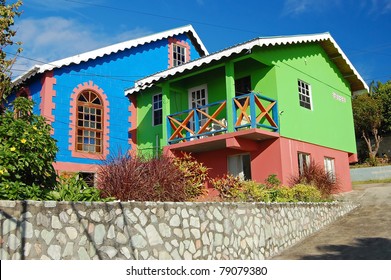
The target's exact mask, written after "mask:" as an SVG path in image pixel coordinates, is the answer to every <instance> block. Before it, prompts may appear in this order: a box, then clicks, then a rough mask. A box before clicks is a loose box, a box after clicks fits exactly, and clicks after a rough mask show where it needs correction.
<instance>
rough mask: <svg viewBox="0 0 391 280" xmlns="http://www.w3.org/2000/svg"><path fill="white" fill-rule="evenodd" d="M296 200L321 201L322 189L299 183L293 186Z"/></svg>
mask: <svg viewBox="0 0 391 280" xmlns="http://www.w3.org/2000/svg"><path fill="white" fill-rule="evenodd" d="M292 189H293V191H294V197H295V200H296V201H303V202H319V201H322V193H321V191H320V190H319V189H318V188H317V187H314V186H310V185H303V184H298V185H295V186H293V187H292Z"/></svg>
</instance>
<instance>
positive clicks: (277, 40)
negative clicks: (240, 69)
mask: <svg viewBox="0 0 391 280" xmlns="http://www.w3.org/2000/svg"><path fill="white" fill-rule="evenodd" d="M314 42H316V43H319V44H320V45H321V46H322V48H323V49H324V50H325V52H326V53H327V55H328V56H329V58H330V59H331V60H332V61H333V62H334V63H335V65H336V66H337V67H338V69H339V71H340V72H341V73H342V75H343V77H344V78H345V79H346V80H347V81H348V82H349V84H350V88H351V91H352V92H354V91H360V90H367V91H368V85H367V84H366V83H365V81H364V80H363V78H362V77H361V76H360V74H359V73H358V72H357V70H356V69H355V68H354V66H353V64H352V63H351V62H350V61H349V59H348V58H347V56H346V55H345V53H344V52H343V51H342V49H341V48H340V47H339V46H338V44H337V42H335V40H334V39H333V38H332V37H331V35H330V33H328V32H326V33H320V34H310V35H295V36H278V37H260V38H255V39H253V40H250V41H247V42H244V43H242V44H238V45H235V46H232V47H230V48H227V49H224V50H222V51H219V52H216V53H213V54H210V55H208V56H205V57H201V58H199V59H197V60H193V61H190V62H188V63H185V64H182V65H180V66H177V67H174V68H171V69H168V70H165V71H161V72H158V73H156V74H153V75H151V76H148V77H146V78H143V79H141V80H138V81H137V82H136V83H135V86H134V87H133V88H130V89H127V90H126V91H125V95H128V94H133V93H137V92H139V91H141V90H143V89H146V88H149V87H152V86H153V85H154V84H155V83H157V82H159V81H162V80H164V79H166V78H169V77H172V76H175V75H177V74H179V73H183V72H184V71H186V70H192V69H195V68H198V67H201V66H202V65H207V64H209V63H211V62H213V61H218V60H220V59H222V58H224V57H225V58H228V57H230V56H232V55H234V54H239V53H241V52H242V51H244V50H246V51H249V50H251V49H252V48H254V47H255V46H258V47H261V48H262V47H270V46H282V45H293V44H302V43H314Z"/></svg>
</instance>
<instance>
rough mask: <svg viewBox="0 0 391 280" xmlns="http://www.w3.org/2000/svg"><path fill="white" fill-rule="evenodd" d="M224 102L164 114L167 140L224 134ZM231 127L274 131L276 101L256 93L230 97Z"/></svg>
mask: <svg viewBox="0 0 391 280" xmlns="http://www.w3.org/2000/svg"><path fill="white" fill-rule="evenodd" d="M226 106H227V101H225V100H224V101H218V102H214V103H210V104H207V105H205V106H200V107H197V108H194V109H189V110H186V111H182V112H179V113H175V114H171V115H169V116H167V130H168V131H167V135H168V143H169V144H174V143H178V142H186V141H192V140H195V139H201V138H205V137H211V136H215V135H219V134H223V133H227V131H228V124H227V115H226V111H227V110H225V109H226ZM232 106H233V109H234V110H233V121H234V125H233V127H234V129H235V130H243V129H246V128H266V129H269V130H271V131H278V111H277V101H276V100H273V99H270V98H268V97H265V96H262V95H260V94H257V93H253V92H252V93H249V94H245V95H241V96H237V97H235V98H233V99H232Z"/></svg>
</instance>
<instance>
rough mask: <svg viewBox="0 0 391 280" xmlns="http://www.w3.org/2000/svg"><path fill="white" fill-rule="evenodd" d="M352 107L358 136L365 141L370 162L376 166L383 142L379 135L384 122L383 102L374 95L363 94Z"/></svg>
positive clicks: (355, 99)
mask: <svg viewBox="0 0 391 280" xmlns="http://www.w3.org/2000/svg"><path fill="white" fill-rule="evenodd" d="M352 106H353V117H354V127H355V130H356V134H357V135H358V136H360V137H362V138H363V139H364V140H365V143H366V145H367V149H368V156H369V159H370V162H371V163H372V164H373V165H375V163H376V154H377V151H378V150H379V145H380V142H381V140H382V137H381V136H380V135H379V128H380V126H381V124H382V120H383V116H382V111H383V106H382V103H381V100H380V99H379V98H375V97H374V95H370V94H361V95H358V96H356V97H354V98H353V100H352ZM372 139H373V141H372Z"/></svg>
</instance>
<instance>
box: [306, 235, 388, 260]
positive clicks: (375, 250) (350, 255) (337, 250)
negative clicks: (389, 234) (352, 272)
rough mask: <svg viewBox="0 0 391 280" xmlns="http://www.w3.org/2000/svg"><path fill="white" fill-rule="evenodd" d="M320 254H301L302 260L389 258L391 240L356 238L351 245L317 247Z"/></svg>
mask: <svg viewBox="0 0 391 280" xmlns="http://www.w3.org/2000/svg"><path fill="white" fill-rule="evenodd" d="M317 249H318V250H319V251H322V252H324V254H321V255H308V256H302V257H301V259H302V260H390V259H391V240H390V239H387V238H356V240H355V243H354V244H352V245H327V246H319V247H317Z"/></svg>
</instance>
